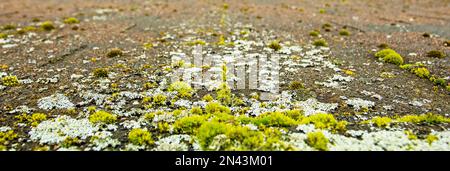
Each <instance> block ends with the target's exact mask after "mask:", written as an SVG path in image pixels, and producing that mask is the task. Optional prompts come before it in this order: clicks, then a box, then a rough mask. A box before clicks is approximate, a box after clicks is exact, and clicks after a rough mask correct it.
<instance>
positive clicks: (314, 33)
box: [309, 30, 320, 37]
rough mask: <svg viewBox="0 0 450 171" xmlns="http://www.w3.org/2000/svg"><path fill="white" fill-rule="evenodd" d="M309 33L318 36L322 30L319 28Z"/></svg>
mask: <svg viewBox="0 0 450 171" xmlns="http://www.w3.org/2000/svg"><path fill="white" fill-rule="evenodd" d="M309 35H310V36H313V37H318V36H319V35H320V32H319V31H318V30H313V31H311V32H309Z"/></svg>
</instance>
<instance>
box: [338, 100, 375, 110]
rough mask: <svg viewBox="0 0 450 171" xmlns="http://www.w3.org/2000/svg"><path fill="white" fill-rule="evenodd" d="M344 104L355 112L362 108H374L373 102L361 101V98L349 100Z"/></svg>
mask: <svg viewBox="0 0 450 171" xmlns="http://www.w3.org/2000/svg"><path fill="white" fill-rule="evenodd" d="M345 104H347V105H348V106H351V107H353V108H354V109H355V110H357V111H358V110H360V109H362V108H371V107H373V106H375V102H372V101H369V100H363V99H361V98H350V99H348V100H346V101H345Z"/></svg>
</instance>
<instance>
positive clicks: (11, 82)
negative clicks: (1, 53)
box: [2, 75, 20, 87]
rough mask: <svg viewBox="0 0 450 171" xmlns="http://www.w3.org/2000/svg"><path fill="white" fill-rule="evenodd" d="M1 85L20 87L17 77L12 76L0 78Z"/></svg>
mask: <svg viewBox="0 0 450 171" xmlns="http://www.w3.org/2000/svg"><path fill="white" fill-rule="evenodd" d="M2 84H3V85H4V86H8V87H15V86H18V85H20V83H19V79H17V76H14V75H10V76H5V77H2Z"/></svg>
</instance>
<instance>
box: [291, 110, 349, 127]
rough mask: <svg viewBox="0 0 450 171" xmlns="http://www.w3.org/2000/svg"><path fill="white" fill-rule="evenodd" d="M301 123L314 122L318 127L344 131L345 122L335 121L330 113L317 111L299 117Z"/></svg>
mask: <svg viewBox="0 0 450 171" xmlns="http://www.w3.org/2000/svg"><path fill="white" fill-rule="evenodd" d="M300 123H301V124H314V126H315V127H316V128H318V129H329V130H333V131H345V130H346V126H347V122H346V121H337V120H336V119H335V118H334V116H333V115H332V114H327V113H317V114H314V115H310V116H307V117H302V118H301V119H300Z"/></svg>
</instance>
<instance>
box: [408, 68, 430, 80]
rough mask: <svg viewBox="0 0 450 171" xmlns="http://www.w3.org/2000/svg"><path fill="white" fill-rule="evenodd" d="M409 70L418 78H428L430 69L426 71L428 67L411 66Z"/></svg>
mask: <svg viewBox="0 0 450 171" xmlns="http://www.w3.org/2000/svg"><path fill="white" fill-rule="evenodd" d="M411 72H412V73H414V74H416V75H417V76H418V77H420V78H429V77H430V71H428V69H427V68H425V67H420V68H413V69H412V70H411Z"/></svg>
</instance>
